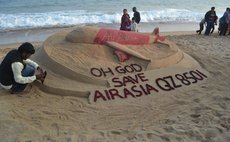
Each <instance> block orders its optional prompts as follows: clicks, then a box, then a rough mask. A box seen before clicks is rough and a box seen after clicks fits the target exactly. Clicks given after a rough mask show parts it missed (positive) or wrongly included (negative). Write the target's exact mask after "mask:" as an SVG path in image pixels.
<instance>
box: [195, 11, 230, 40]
mask: <svg viewBox="0 0 230 142" xmlns="http://www.w3.org/2000/svg"><path fill="white" fill-rule="evenodd" d="M217 21H218V16H217V15H216V11H215V7H211V10H209V11H208V12H206V14H205V16H204V18H203V19H202V20H201V21H200V23H199V25H200V29H199V30H197V31H196V32H197V33H198V34H201V32H202V31H203V29H204V26H205V27H206V29H205V32H204V35H210V34H211V33H213V31H214V30H215V25H217ZM218 34H219V35H220V36H222V35H224V36H225V35H226V34H227V35H230V8H226V11H225V12H224V14H223V16H222V17H221V18H220V19H219V27H218Z"/></svg>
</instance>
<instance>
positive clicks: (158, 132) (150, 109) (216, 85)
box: [0, 32, 230, 142]
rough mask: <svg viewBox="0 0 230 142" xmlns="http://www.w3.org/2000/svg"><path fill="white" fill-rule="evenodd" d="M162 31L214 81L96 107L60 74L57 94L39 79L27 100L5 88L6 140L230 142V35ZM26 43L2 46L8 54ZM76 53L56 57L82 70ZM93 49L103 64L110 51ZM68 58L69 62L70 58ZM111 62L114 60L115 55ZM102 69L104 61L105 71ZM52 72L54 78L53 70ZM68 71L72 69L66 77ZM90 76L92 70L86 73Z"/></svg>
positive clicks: (1, 96) (1, 129) (0, 118)
mask: <svg viewBox="0 0 230 142" xmlns="http://www.w3.org/2000/svg"><path fill="white" fill-rule="evenodd" d="M162 34H164V35H167V36H166V38H167V39H170V40H171V41H174V42H175V43H176V44H177V45H178V47H179V49H180V50H181V51H183V52H185V53H187V54H188V55H190V56H191V57H193V58H194V59H196V61H197V62H198V63H199V64H200V65H201V67H202V68H203V69H205V70H206V71H207V72H209V74H210V75H209V76H208V78H207V79H206V81H204V82H202V83H200V84H199V85H196V86H193V87H187V88H185V89H180V90H176V91H172V92H170V91H169V92H167V93H159V94H157V93H153V94H152V95H148V96H145V97H140V98H138V99H133V100H132V99H131V100H125V101H119V100H118V101H115V102H116V103H114V102H109V103H100V102H99V103H95V104H92V103H89V100H88V96H87V95H85V94H84V93H83V95H80V96H78V95H74V92H71V91H69V92H68V90H70V89H69V88H68V87H66V86H70V88H71V87H72V88H73V87H76V86H74V85H75V84H74V81H72V82H71V81H65V80H66V76H68V75H66V76H64V75H62V76H61V75H60V76H56V78H55V74H53V76H54V78H53V80H55V79H57V78H58V79H59V80H58V81H56V84H55V85H57V86H59V88H62V89H60V90H58V88H57V90H56V91H55V92H59V93H57V94H55V93H48V92H49V91H48V90H49V88H45V89H44V88H43V89H42V86H41V85H39V84H40V83H38V82H35V83H33V84H32V85H29V87H28V88H27V89H28V90H29V93H26V94H25V95H23V96H17V95H11V94H9V93H8V92H7V91H4V90H1V91H0V108H1V109H0V139H1V141H2V142H14V141H16V142H126V141H127V142H194V141H198V142H199V141H200V142H229V141H230V111H229V110H230V93H229V92H230V87H229V84H230V77H229V73H230V40H229V38H230V37H229V36H226V37H219V36H217V35H216V34H214V35H212V36H202V35H201V36H198V35H195V34H191V33H184V32H183V33H182V32H180V33H178V32H171V33H162ZM18 45H19V44H7V45H1V47H0V57H3V56H4V55H5V53H7V51H9V50H10V49H12V48H17V47H18ZM34 45H35V46H36V47H37V51H38V52H37V53H40V51H41V49H40V48H41V47H42V46H43V43H42V42H37V43H34ZM82 46H83V47H85V45H82ZM98 48H100V47H98ZM63 50H64V49H63ZM70 51H72V52H69V51H68V52H64V53H68V54H65V55H63V54H62V52H60V53H59V52H52V53H55V54H56V55H53V54H50V55H53V57H56V58H55V59H56V61H57V60H58V61H59V63H65V62H67V64H68V66H67V67H69V68H72V67H73V68H78V65H75V64H73V63H75V61H76V59H74V58H69V57H73V56H70V55H72V54H73V53H76V52H74V48H73V49H71V50H70ZM87 51H88V52H89V51H91V52H90V53H91V54H92V55H93V57H94V58H97V59H98V60H99V61H101V62H103V63H106V61H103V59H100V57H101V56H102V55H104V56H106V53H108V52H106V51H105V50H102V51H103V53H101V55H100V56H97V55H95V54H93V53H94V52H93V50H92V49H88V50H87ZM88 52H87V53H86V52H85V50H83V49H82V51H81V53H82V54H85V55H87V54H88ZM79 55H80V54H79ZM66 56H67V57H68V58H65V57H66ZM87 57H88V56H87ZM106 57H107V56H106ZM41 58H43V57H41ZM36 59H37V58H36ZM70 59H71V60H70ZM108 59H109V61H112V59H111V58H110V57H108ZM44 60H45V58H44ZM80 63H81V64H84V62H80ZM50 65H52V64H50ZM86 65H89V63H86ZM100 65H101V64H100V63H98V66H100ZM103 65H104V64H103ZM103 65H101V66H103ZM114 66H117V65H116V64H112V65H111V66H110V67H114ZM55 67H57V68H55ZM65 67H66V66H65ZM50 68H52V69H54V70H55V69H56V70H60V71H59V72H62V73H63V71H62V70H61V68H59V67H58V66H56V65H53V66H49V67H46V69H50ZM50 72H51V74H52V71H50ZM164 72H170V70H164ZM68 73H69V70H68V72H66V74H68ZM83 73H84V68H83V69H82V72H81V74H83ZM70 77H71V75H70ZM73 80H74V79H73ZM49 81H52V78H49ZM87 81H89V80H87ZM62 82H65V83H66V82H67V84H63V83H62ZM89 82H90V81H89ZM92 82H94V81H92ZM92 82H91V84H93V83H92ZM99 82H100V81H99ZM46 83H47V84H48V82H46ZM89 84H90V83H89ZM102 84H103V83H102ZM71 85H72V86H71ZM93 85H94V84H93ZM63 86H64V88H66V91H65V90H64V89H63ZM79 86H80V87H79ZM79 86H77V87H79V88H81V89H82V90H84V89H87V88H90V87H92V86H91V85H88V86H84V84H80V85H79ZM77 87H76V88H77ZM63 90H64V91H63ZM51 92H52V91H51ZM71 93H72V94H71ZM68 94H71V95H68Z"/></svg>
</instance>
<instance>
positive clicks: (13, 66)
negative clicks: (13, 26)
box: [0, 42, 46, 94]
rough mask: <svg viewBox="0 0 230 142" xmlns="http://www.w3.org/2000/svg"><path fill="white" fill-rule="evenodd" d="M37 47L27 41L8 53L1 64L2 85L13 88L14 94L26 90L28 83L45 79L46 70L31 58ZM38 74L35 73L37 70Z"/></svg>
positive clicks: (0, 84) (0, 81)
mask: <svg viewBox="0 0 230 142" xmlns="http://www.w3.org/2000/svg"><path fill="white" fill-rule="evenodd" d="M34 53H35V49H34V47H33V45H32V44H31V43H28V42H25V43H23V44H22V45H20V46H19V47H18V49H13V50H11V51H10V52H8V53H7V55H6V56H5V58H4V59H3V61H2V63H1V65H0V86H1V87H2V88H4V89H7V90H11V93H12V94H18V93H21V92H23V91H24V89H25V88H26V86H27V84H28V83H32V82H33V81H35V80H40V81H41V82H43V81H44V79H45V76H46V71H45V72H44V71H43V69H42V68H40V67H39V65H38V64H37V63H36V62H34V61H32V60H30V59H29V58H30V57H31V55H32V54H34ZM36 70H37V72H38V73H37V74H36V75H35V71H36Z"/></svg>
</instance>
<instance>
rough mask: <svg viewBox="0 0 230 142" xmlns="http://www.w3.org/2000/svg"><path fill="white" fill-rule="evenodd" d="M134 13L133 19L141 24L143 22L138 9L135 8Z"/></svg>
mask: <svg viewBox="0 0 230 142" xmlns="http://www.w3.org/2000/svg"><path fill="white" fill-rule="evenodd" d="M133 12H134V13H133V17H134V18H135V21H136V23H137V24H139V23H140V21H141V16H140V13H139V12H138V11H137V8H136V7H133Z"/></svg>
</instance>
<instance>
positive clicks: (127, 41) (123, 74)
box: [33, 26, 209, 103]
mask: <svg viewBox="0 0 230 142" xmlns="http://www.w3.org/2000/svg"><path fill="white" fill-rule="evenodd" d="M33 59H34V60H36V61H37V62H38V63H39V64H41V65H43V66H44V67H45V68H46V70H47V71H48V72H49V74H48V75H47V78H46V81H45V83H44V85H40V84H38V83H37V85H38V86H39V87H40V89H42V90H43V91H46V92H49V93H53V94H57V95H72V96H78V97H86V98H89V102H90V103H106V102H114V101H116V102H117V101H118V102H119V101H124V100H127V99H137V98H141V97H147V96H151V95H154V94H163V93H167V92H172V91H176V90H179V89H187V88H190V87H192V86H195V85H197V84H200V83H202V82H204V81H205V80H206V79H207V77H208V75H209V74H208V72H207V71H205V70H204V69H203V68H201V67H200V65H199V64H198V63H197V62H196V61H195V60H194V59H193V58H191V57H190V56H189V55H187V54H185V53H183V52H182V51H181V50H180V49H179V48H178V47H177V45H176V44H175V43H173V42H172V41H169V40H168V39H165V38H164V37H161V36H160V35H159V29H158V28H156V29H155V30H154V31H153V33H152V34H143V33H136V32H127V31H120V30H113V29H103V28H96V27H88V26H85V27H78V28H76V29H75V30H73V31H64V32H60V33H56V34H54V35H52V36H50V37H49V38H48V39H47V40H46V41H45V42H44V44H43V47H42V48H40V49H39V50H38V51H37V54H35V56H33ZM121 62H122V63H121ZM60 82H62V84H60Z"/></svg>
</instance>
